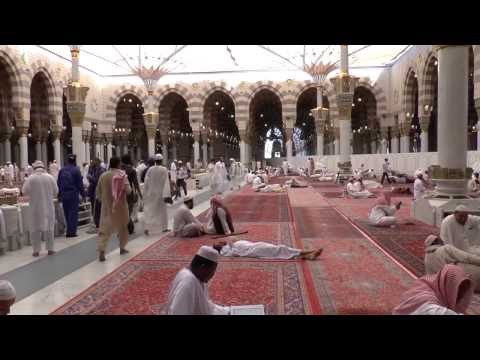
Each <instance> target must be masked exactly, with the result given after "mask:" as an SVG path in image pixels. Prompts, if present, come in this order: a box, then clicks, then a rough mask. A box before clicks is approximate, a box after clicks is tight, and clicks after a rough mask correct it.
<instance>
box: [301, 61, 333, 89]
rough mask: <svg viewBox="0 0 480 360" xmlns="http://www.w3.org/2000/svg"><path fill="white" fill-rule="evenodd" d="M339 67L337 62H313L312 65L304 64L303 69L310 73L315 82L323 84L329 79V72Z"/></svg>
mask: <svg viewBox="0 0 480 360" xmlns="http://www.w3.org/2000/svg"><path fill="white" fill-rule="evenodd" d="M335 69H337V65H335V63H331V62H328V63H326V64H325V63H323V62H319V63H311V64H310V65H307V64H305V65H304V66H303V71H305V72H306V73H307V74H309V75H310V76H311V77H312V78H313V81H314V82H315V83H317V84H318V85H320V86H323V84H324V83H325V80H326V79H327V76H328V74H330V73H331V72H332V71H334V70H335Z"/></svg>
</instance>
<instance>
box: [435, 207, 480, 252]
mask: <svg viewBox="0 0 480 360" xmlns="http://www.w3.org/2000/svg"><path fill="white" fill-rule="evenodd" d="M440 237H441V238H442V240H443V241H444V242H445V244H449V245H453V246H455V247H457V248H459V249H460V250H463V251H468V252H475V253H476V254H479V255H480V248H479V247H478V245H480V244H479V240H480V216H475V215H469V214H468V208H467V207H466V206H465V205H458V206H457V207H456V208H455V210H454V213H453V214H451V215H448V216H447V217H446V218H445V219H443V221H442V224H441V225H440Z"/></svg>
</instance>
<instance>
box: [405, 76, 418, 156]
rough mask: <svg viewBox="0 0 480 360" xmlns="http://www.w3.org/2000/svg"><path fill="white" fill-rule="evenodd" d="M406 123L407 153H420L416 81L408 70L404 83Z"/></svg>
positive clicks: (415, 77)
mask: <svg viewBox="0 0 480 360" xmlns="http://www.w3.org/2000/svg"><path fill="white" fill-rule="evenodd" d="M405 86H406V99H405V101H406V110H407V112H406V114H405V117H406V122H407V124H408V125H409V127H410V130H409V149H408V151H409V152H420V150H421V143H420V134H421V128H420V119H419V116H418V80H417V74H416V73H415V71H413V70H410V71H409V72H408V75H407V81H406V85H405Z"/></svg>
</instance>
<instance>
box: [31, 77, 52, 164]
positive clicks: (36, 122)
mask: <svg viewBox="0 0 480 360" xmlns="http://www.w3.org/2000/svg"><path fill="white" fill-rule="evenodd" d="M48 86H49V81H48V79H47V77H46V76H45V74H44V73H43V72H39V73H37V74H36V75H35V76H34V77H33V79H32V83H31V86H30V126H29V130H28V163H29V164H32V163H33V162H34V161H35V160H42V161H43V162H44V163H45V164H48V162H49V161H51V160H53V145H52V136H51V135H50V121H49V118H48V113H49V107H50V106H51V101H52V99H50V96H49V92H48ZM49 155H50V156H49Z"/></svg>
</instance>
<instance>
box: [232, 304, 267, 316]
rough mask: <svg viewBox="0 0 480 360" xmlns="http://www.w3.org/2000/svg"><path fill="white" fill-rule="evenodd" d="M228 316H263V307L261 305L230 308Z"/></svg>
mask: <svg viewBox="0 0 480 360" xmlns="http://www.w3.org/2000/svg"><path fill="white" fill-rule="evenodd" d="M230 315H265V307H264V306H263V305H241V306H231V307H230Z"/></svg>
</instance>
